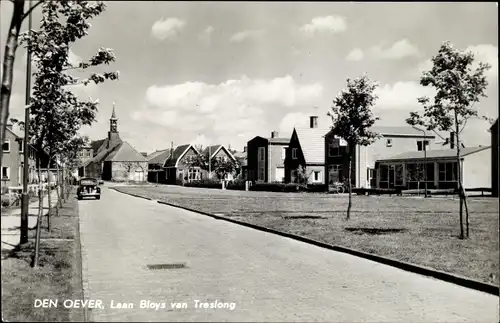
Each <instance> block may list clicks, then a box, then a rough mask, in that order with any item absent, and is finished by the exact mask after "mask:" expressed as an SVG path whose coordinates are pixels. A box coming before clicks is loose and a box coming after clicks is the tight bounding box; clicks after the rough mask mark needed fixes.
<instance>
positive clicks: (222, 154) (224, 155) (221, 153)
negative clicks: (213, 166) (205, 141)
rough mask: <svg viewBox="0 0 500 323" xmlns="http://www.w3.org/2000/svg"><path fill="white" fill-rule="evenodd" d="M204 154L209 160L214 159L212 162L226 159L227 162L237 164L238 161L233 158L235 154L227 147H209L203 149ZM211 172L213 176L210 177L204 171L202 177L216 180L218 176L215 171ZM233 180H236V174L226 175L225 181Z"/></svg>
mask: <svg viewBox="0 0 500 323" xmlns="http://www.w3.org/2000/svg"><path fill="white" fill-rule="evenodd" d="M202 154H203V155H205V157H206V158H207V160H208V158H209V156H210V159H212V160H213V159H214V158H221V159H224V160H226V161H231V162H233V163H237V160H236V158H235V157H234V156H233V154H232V153H231V152H230V151H229V150H228V149H227V148H226V147H224V146H223V145H213V146H208V147H206V148H205V149H203V152H202ZM211 171H212V174H211V175H209V173H208V171H206V170H202V175H201V177H202V178H211V179H216V178H217V176H216V175H215V172H214V170H211ZM233 178H234V174H226V178H224V179H225V180H232V179H233Z"/></svg>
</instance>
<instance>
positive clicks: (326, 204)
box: [116, 186, 499, 285]
mask: <svg viewBox="0 0 500 323" xmlns="http://www.w3.org/2000/svg"><path fill="white" fill-rule="evenodd" d="M116 189H117V190H119V191H123V192H129V193H133V194H137V195H141V196H145V197H149V198H152V199H154V200H161V201H165V202H169V203H172V204H175V205H180V206H186V207H190V208H192V209H197V210H200V211H204V212H208V213H212V214H220V215H224V216H228V217H232V218H235V219H238V220H241V221H245V222H248V223H253V224H257V225H261V226H265V227H268V228H272V229H275V230H280V231H284V232H289V233H294V234H298V235H302V236H305V237H309V238H312V239H315V240H318V241H322V242H326V243H330V244H335V245H340V246H344V247H349V248H353V249H357V250H361V251H365V252H370V253H374V254H378V255H382V256H387V257H391V258H394V259H398V260H402V261H406V262H410V263H414V264H418V265H424V266H427V267H431V268H435V269H439V270H443V271H446V272H450V273H454V274H458V275H462V276H465V277H470V278H473V279H477V280H480V281H483V282H488V283H493V284H495V285H498V283H499V280H498V272H499V224H498V219H499V216H498V201H497V200H496V199H492V198H470V199H469V200H468V202H469V210H470V223H471V225H470V228H471V231H470V234H471V236H470V238H469V239H468V240H460V239H458V235H459V233H460V232H459V217H458V200H456V199H452V198H429V199H423V198H420V197H396V196H393V197H389V196H353V209H352V212H351V219H350V220H349V221H345V220H344V219H345V210H346V208H347V196H345V195H328V194H314V193H312V194H311V193H270V192H245V191H231V190H224V191H223V190H216V189H199V188H185V187H176V186H158V187H155V186H143V187H117V188H116Z"/></svg>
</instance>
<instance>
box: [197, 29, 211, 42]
mask: <svg viewBox="0 0 500 323" xmlns="http://www.w3.org/2000/svg"><path fill="white" fill-rule="evenodd" d="M214 30H215V29H214V27H212V26H208V27H207V28H205V30H203V31H202V32H201V33H200V34H198V39H199V40H200V41H202V42H204V43H205V44H207V45H210V41H211V40H212V33H213V32H214Z"/></svg>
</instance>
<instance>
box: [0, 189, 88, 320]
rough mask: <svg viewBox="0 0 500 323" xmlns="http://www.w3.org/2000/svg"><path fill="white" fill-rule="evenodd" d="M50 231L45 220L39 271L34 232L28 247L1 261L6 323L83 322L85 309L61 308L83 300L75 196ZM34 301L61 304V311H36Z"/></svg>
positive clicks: (30, 234)
mask: <svg viewBox="0 0 500 323" xmlns="http://www.w3.org/2000/svg"><path fill="white" fill-rule="evenodd" d="M51 227H52V230H51V232H50V233H49V232H47V227H46V217H45V219H44V222H43V224H42V236H41V243H40V258H39V267H38V268H32V267H31V266H30V263H31V261H32V257H33V254H34V245H35V243H34V239H35V230H34V229H33V230H30V232H29V238H30V240H29V242H28V243H27V244H25V245H22V246H18V247H16V248H15V249H14V250H13V251H12V252H10V253H9V255H8V256H7V258H6V259H4V260H2V314H3V318H4V319H5V320H7V321H10V322H23V321H24V322H42V321H43V322H45V321H48V322H70V321H83V310H82V309H68V308H65V307H64V306H62V302H63V301H64V300H65V299H82V298H83V295H82V283H81V268H79V266H77V264H79V259H78V257H81V255H80V250H79V248H78V247H77V239H78V229H77V228H78V204H77V201H76V199H75V197H74V195H70V198H69V199H68V201H67V202H66V203H65V204H64V205H63V207H62V208H61V209H60V210H59V216H57V217H56V216H52V217H51ZM60 239H64V240H60ZM66 239H69V240H66ZM73 239H75V240H73ZM35 299H51V300H58V307H57V308H54V307H52V308H35V307H34V301H35Z"/></svg>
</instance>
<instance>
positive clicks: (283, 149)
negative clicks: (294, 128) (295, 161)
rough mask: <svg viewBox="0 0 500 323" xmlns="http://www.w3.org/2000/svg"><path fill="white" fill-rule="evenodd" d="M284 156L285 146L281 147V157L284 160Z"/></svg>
mask: <svg viewBox="0 0 500 323" xmlns="http://www.w3.org/2000/svg"><path fill="white" fill-rule="evenodd" d="M285 158H286V147H283V148H282V149H281V159H282V160H285Z"/></svg>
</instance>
